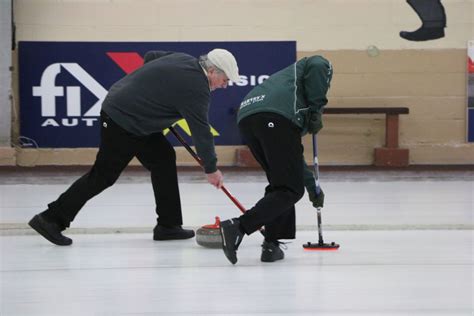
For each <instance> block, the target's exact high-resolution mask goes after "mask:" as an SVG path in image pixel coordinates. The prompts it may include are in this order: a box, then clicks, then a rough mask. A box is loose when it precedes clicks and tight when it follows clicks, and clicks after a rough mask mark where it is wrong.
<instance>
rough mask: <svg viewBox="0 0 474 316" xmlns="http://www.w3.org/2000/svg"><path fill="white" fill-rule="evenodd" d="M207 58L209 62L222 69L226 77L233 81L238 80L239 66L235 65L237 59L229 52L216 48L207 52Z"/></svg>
mask: <svg viewBox="0 0 474 316" xmlns="http://www.w3.org/2000/svg"><path fill="white" fill-rule="evenodd" d="M207 58H208V59H209V60H210V61H211V63H213V64H214V65H216V66H217V67H218V68H219V69H221V70H222V71H224V73H225V74H226V76H227V78H229V79H230V80H232V81H233V82H238V81H239V67H237V61H236V60H235V57H234V55H232V53H231V52H229V51H228V50H225V49H221V48H216V49H213V50H211V51H210V52H209V53H207Z"/></svg>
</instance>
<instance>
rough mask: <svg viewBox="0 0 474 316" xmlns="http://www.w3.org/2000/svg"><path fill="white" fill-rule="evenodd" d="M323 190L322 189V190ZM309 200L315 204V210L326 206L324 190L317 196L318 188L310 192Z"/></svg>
mask: <svg viewBox="0 0 474 316" xmlns="http://www.w3.org/2000/svg"><path fill="white" fill-rule="evenodd" d="M320 189H321V188H320ZM308 195H309V200H310V201H311V202H312V203H313V207H314V208H318V207H323V206H324V192H323V189H321V191H319V194H316V187H315V188H314V189H309V190H308Z"/></svg>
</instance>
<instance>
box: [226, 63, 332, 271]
mask: <svg viewBox="0 0 474 316" xmlns="http://www.w3.org/2000/svg"><path fill="white" fill-rule="evenodd" d="M332 72H333V69H332V66H331V63H330V62H329V61H328V60H326V59H325V58H323V57H321V56H311V57H305V58H303V59H301V60H299V61H297V62H296V63H294V64H293V65H290V66H288V67H286V68H284V69H282V70H280V71H278V72H277V73H275V74H273V75H271V76H270V77H269V78H268V79H267V80H265V81H264V82H263V83H262V84H260V85H258V86H256V87H255V88H254V89H252V91H250V93H249V94H247V96H246V97H245V98H244V101H243V102H242V103H241V104H240V108H239V112H238V114H237V121H238V125H239V129H240V132H241V134H242V136H243V138H244V140H245V142H246V143H247V145H248V147H249V148H250V151H251V152H252V154H253V156H254V157H255V159H256V160H257V161H258V163H259V164H260V165H261V166H262V168H263V170H264V171H265V173H266V176H267V179H268V182H269V184H268V186H267V187H266V188H265V195H264V197H262V198H261V199H260V200H259V201H258V202H257V203H256V204H255V206H254V207H252V208H251V209H249V210H248V211H247V212H245V213H244V214H243V215H242V216H240V217H238V218H233V219H229V220H225V221H223V222H221V236H222V241H223V244H222V248H223V250H224V254H225V255H226V257H227V259H229V261H230V262H231V263H232V264H235V263H236V262H237V253H236V252H237V249H238V247H239V244H240V242H241V241H242V238H243V237H244V235H250V234H252V233H253V232H255V231H257V230H258V229H259V228H260V227H262V226H265V233H264V235H265V240H264V242H263V244H262V254H261V258H260V259H261V261H263V262H274V261H277V260H281V259H283V258H284V253H283V251H282V250H281V248H280V241H279V239H293V238H295V230H296V229H295V204H296V202H298V200H300V199H301V197H302V196H303V194H304V188H305V187H306V190H307V191H308V195H309V198H310V200H311V202H312V204H313V206H314V207H316V208H317V207H322V206H323V203H324V193H323V192H322V190H321V192H320V193H319V194H317V193H316V192H317V191H316V184H315V181H314V176H313V173H312V170H311V169H309V168H308V166H307V165H306V163H305V161H304V157H303V151H304V148H303V145H302V141H301V137H302V136H303V135H305V134H307V133H311V134H316V133H317V132H319V130H320V129H321V128H322V115H321V114H322V113H323V107H324V106H325V105H326V104H327V102H328V100H327V97H326V94H327V92H328V90H329V86H330V82H331V79H332Z"/></svg>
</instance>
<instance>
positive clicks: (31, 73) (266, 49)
mask: <svg viewBox="0 0 474 316" xmlns="http://www.w3.org/2000/svg"><path fill="white" fill-rule="evenodd" d="M214 48H224V49H227V50H229V51H230V52H232V53H233V54H234V56H235V57H236V59H237V62H238V65H239V73H240V75H241V77H240V79H241V80H240V81H239V82H238V83H232V84H231V85H230V86H229V87H228V88H227V89H219V90H217V91H214V92H212V93H211V99H212V101H211V110H210V113H209V121H210V124H211V126H212V128H213V133H214V135H215V143H216V145H239V144H242V141H241V138H240V135H239V132H238V128H237V126H236V121H235V118H236V115H235V111H236V109H237V108H238V105H239V104H240V102H241V101H242V99H243V98H244V96H245V95H246V94H247V93H248V92H249V91H250V90H251V89H252V88H253V87H254V86H256V85H258V84H259V83H261V82H262V81H263V80H265V79H266V78H268V76H269V75H271V74H272V73H274V72H276V71H278V70H280V69H282V68H284V67H286V66H288V65H290V64H291V63H293V62H295V61H296V42H294V41H285V42H20V43H19V78H20V112H21V113H20V126H21V127H20V133H21V136H22V137H24V138H25V139H31V140H32V141H34V143H36V144H37V146H38V147H42V148H74V147H97V146H98V144H99V113H100V108H101V104H102V101H103V99H104V98H105V96H106V94H107V91H108V89H109V88H110V87H111V86H112V84H113V83H115V82H116V81H118V80H119V79H120V78H122V77H123V76H125V75H126V74H127V73H130V72H132V71H133V70H134V69H136V68H138V67H140V66H141V65H142V63H143V56H144V55H145V53H146V52H147V51H150V50H166V51H179V52H185V53H188V54H190V55H193V56H195V57H198V56H200V55H203V54H206V53H207V52H209V51H210V50H212V49H214ZM177 126H179V127H180V128H177V129H178V130H179V131H180V132H182V133H181V134H183V136H185V138H187V140H188V141H190V138H188V137H187V135H186V134H189V129H188V128H187V124H186V122H185V121H179V122H178V124H177ZM169 139H170V141H172V143H173V144H174V145H177V144H178V143H177V142H176V141H175V140H174V139H173V137H172V136H169Z"/></svg>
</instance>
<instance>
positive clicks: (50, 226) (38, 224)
mask: <svg viewBox="0 0 474 316" xmlns="http://www.w3.org/2000/svg"><path fill="white" fill-rule="evenodd" d="M28 225H30V227H31V228H33V229H34V230H36V232H37V233H38V234H40V235H41V236H43V237H44V238H46V239H47V240H49V241H50V242H52V243H53V244H56V245H58V246H69V245H71V244H72V239H71V238H68V237H66V236H64V235H63V234H61V232H62V231H63V230H64V229H62V228H61V227H60V226H59V225H58V224H57V223H55V222H50V221H48V220H46V219H45V218H44V216H42V215H41V214H38V215H35V216H34V217H33V218H32V219H31V220H30V221H29V222H28Z"/></svg>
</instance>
